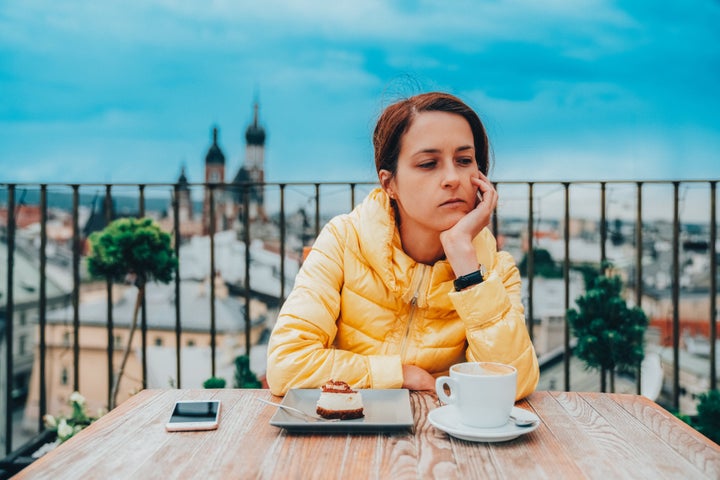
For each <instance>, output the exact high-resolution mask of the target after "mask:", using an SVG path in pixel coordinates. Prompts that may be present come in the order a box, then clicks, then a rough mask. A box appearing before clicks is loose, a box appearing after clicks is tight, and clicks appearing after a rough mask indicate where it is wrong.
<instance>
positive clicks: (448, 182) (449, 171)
mask: <svg viewBox="0 0 720 480" xmlns="http://www.w3.org/2000/svg"><path fill="white" fill-rule="evenodd" d="M459 180H460V175H459V174H458V171H457V169H456V168H455V165H453V164H452V163H451V164H450V165H447V166H445V168H443V186H454V185H456V184H457V183H458V181H459Z"/></svg>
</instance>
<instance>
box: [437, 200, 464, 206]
mask: <svg viewBox="0 0 720 480" xmlns="http://www.w3.org/2000/svg"><path fill="white" fill-rule="evenodd" d="M458 205H465V201H464V200H462V199H461V198H451V199H450V200H448V201H446V202H443V203H441V204H440V206H441V207H454V206H458Z"/></svg>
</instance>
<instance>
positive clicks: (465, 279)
mask: <svg viewBox="0 0 720 480" xmlns="http://www.w3.org/2000/svg"><path fill="white" fill-rule="evenodd" d="M486 275H487V269H486V268H485V266H484V265H482V264H480V265H478V269H477V270H476V271H474V272H472V273H468V274H467V275H463V276H461V277H458V278H456V279H455V281H454V282H453V285H454V286H455V291H456V292H459V291H460V290H465V289H466V288H468V287H471V286H473V285H477V284H479V283H482V282H483V280H485V276H486Z"/></svg>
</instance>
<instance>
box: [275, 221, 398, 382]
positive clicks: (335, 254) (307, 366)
mask: <svg viewBox="0 0 720 480" xmlns="http://www.w3.org/2000/svg"><path fill="white" fill-rule="evenodd" d="M349 229H351V227H350V226H348V224H347V223H346V222H344V221H343V217H342V216H341V217H337V218H335V219H333V220H332V221H331V222H329V223H328V224H327V225H326V226H325V227H324V228H323V230H322V231H321V232H320V234H319V235H318V238H317V239H316V241H315V243H314V245H313V248H312V250H311V252H310V254H309V255H308V257H307V258H306V259H305V262H304V263H303V266H302V268H301V269H300V271H299V272H298V275H297V277H296V278H295V286H294V287H293V290H292V292H291V293H290V295H289V296H288V298H287V300H286V301H285V303H284V305H283V307H282V309H281V310H280V314H279V315H278V319H277V322H276V324H275V327H274V328H273V332H272V335H271V336H270V340H269V344H268V359H267V360H268V364H267V382H268V386H269V387H270V390H271V392H272V393H273V394H274V395H285V393H287V391H288V390H289V389H291V388H318V387H320V386H322V385H323V384H324V383H325V382H327V381H328V380H330V379H335V380H343V381H345V382H347V383H349V384H350V385H351V386H353V387H354V388H399V387H401V386H402V381H403V378H402V365H401V364H400V357H399V356H398V355H363V354H358V353H353V352H350V351H346V350H340V349H336V348H334V346H333V342H334V340H335V336H336V334H337V324H336V322H337V319H338V315H339V313H340V292H341V289H342V287H343V279H344V261H343V257H344V245H346V241H347V238H346V236H347V235H348V232H349Z"/></svg>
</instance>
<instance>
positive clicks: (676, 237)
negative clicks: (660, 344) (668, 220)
mask: <svg viewBox="0 0 720 480" xmlns="http://www.w3.org/2000/svg"><path fill="white" fill-rule="evenodd" d="M679 205H680V182H673V252H672V256H673V260H672V304H673V319H672V332H673V391H672V405H673V408H674V409H675V410H676V411H679V410H680V312H679V310H680V206H679Z"/></svg>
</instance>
